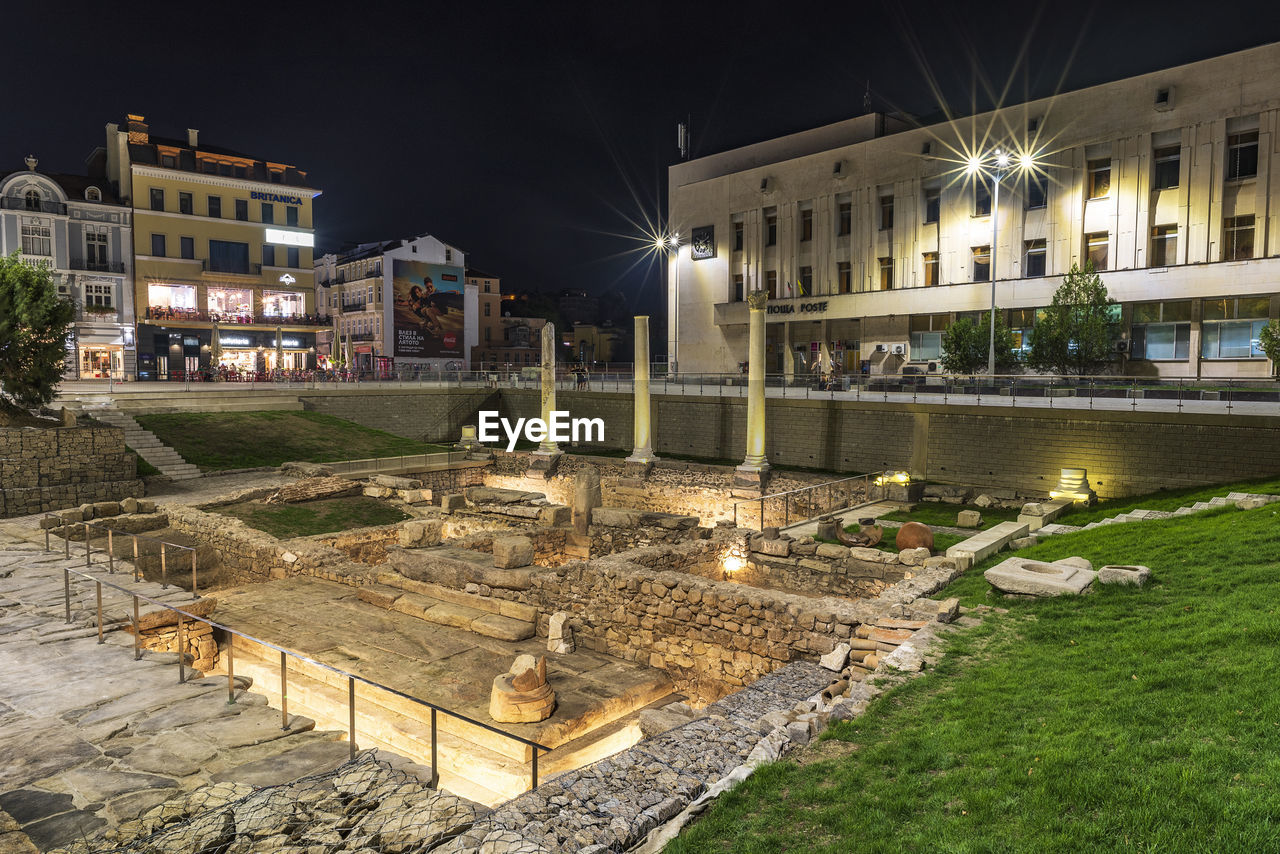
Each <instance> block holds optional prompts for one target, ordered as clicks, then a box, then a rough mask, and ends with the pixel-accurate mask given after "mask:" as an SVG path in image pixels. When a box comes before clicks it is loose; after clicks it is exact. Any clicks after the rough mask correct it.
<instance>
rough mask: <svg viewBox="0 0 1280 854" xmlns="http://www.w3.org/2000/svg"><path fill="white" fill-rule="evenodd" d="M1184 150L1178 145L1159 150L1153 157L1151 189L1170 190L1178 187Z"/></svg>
mask: <svg viewBox="0 0 1280 854" xmlns="http://www.w3.org/2000/svg"><path fill="white" fill-rule="evenodd" d="M1181 165H1182V149H1181V148H1179V147H1178V146H1176V145H1170V146H1166V147H1164V148H1157V149H1156V150H1155V152H1154V153H1153V155H1152V166H1153V168H1152V174H1151V189H1153V190H1170V189H1173V188H1174V187H1176V186H1178V172H1179V169H1180V167H1181Z"/></svg>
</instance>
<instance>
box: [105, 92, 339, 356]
mask: <svg viewBox="0 0 1280 854" xmlns="http://www.w3.org/2000/svg"><path fill="white" fill-rule="evenodd" d="M106 130H107V151H106V161H107V162H106V171H107V176H108V177H109V178H110V180H111V182H112V185H113V187H114V190H115V193H116V194H117V195H118V196H119V198H120V199H121V201H123V202H124V203H126V204H129V205H131V206H132V208H133V256H134V269H133V304H134V306H135V315H136V323H137V342H138V370H137V374H138V378H139V379H143V380H163V379H175V378H180V377H190V376H201V375H203V376H207V375H209V374H210V373H212V372H215V371H217V369H218V368H221V369H222V372H223V373H226V374H231V373H234V374H236V375H244V374H246V373H250V372H262V371H272V370H277V369H279V370H306V369H308V368H312V367H314V366H315V333H316V327H317V325H318V323H319V318H318V317H317V314H316V310H315V305H314V302H313V298H314V297H313V294H314V286H313V273H312V247H313V246H314V244H315V239H314V231H313V226H312V216H311V204H312V200H313V199H314V198H315V197H316V196H318V195H320V191H319V190H316V189H314V188H312V187H311V186H310V185H309V183H308V180H307V173H306V172H303V171H301V170H299V169H297V168H295V167H293V166H290V165H288V164H284V163H278V162H275V161H270V160H263V159H260V158H256V157H252V156H250V155H246V154H240V153H238V152H234V151H230V150H228V149H225V148H221V147H219V146H213V145H207V144H203V143H201V142H200V140H199V133H198V132H197V131H195V130H188V131H187V135H186V137H185V138H183V139H170V138H166V137H159V136H155V135H153V134H151V133H150V129H149V128H148V125H147V123H146V121H144V119H143V117H142V116H136V115H130V116H128V117H127V122H126V126H125V127H124V128H123V129H122V128H120V127H119V126H118V125H117V124H115V123H112V124H108V125H107V129H106ZM215 327H216V329H217V334H218V340H217V341H216V342H215V341H214V337H213V336H214V330H215Z"/></svg>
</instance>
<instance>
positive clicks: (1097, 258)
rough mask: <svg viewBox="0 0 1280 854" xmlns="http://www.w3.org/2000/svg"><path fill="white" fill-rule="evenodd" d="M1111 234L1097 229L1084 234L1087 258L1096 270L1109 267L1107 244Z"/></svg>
mask: <svg viewBox="0 0 1280 854" xmlns="http://www.w3.org/2000/svg"><path fill="white" fill-rule="evenodd" d="M1109 237H1110V235H1109V234H1108V233H1107V232H1105V231H1095V232H1094V233H1092V234H1086V235H1085V236H1084V242H1085V249H1086V252H1087V255H1086V258H1087V260H1088V261H1090V262H1091V263H1092V264H1093V269H1095V270H1105V269H1107V244H1108V243H1109V242H1110V241H1109Z"/></svg>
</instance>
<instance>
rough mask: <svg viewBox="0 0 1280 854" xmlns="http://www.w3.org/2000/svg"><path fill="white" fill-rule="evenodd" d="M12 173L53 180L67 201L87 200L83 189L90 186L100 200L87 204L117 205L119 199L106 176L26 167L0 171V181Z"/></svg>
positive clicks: (6, 178) (2, 181)
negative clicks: (98, 195) (33, 170)
mask: <svg viewBox="0 0 1280 854" xmlns="http://www.w3.org/2000/svg"><path fill="white" fill-rule="evenodd" d="M14 175H39V176H40V177H42V178H47V179H49V180H50V181H53V182H54V183H55V184H57V185H58V186H59V187H61V188H62V192H64V193H66V194H67V201H68V202H87V201H89V200H88V199H86V198H85V197H84V191H85V190H87V189H89V188H90V187H97V188H98V190H99V192H101V193H102V201H101V202H89V204H103V205H119V204H120V200H119V199H118V198H116V194H115V193H114V192H112V190H111V182H110V181H108V180H107V179H106V178H101V177H99V178H93V177H90V176H88V175H69V174H67V173H65V172H30V171H28V170H26V169H18V170H16V171H14V172H0V183H4V182H5V181H7V180H9V178H11V177H13V176H14Z"/></svg>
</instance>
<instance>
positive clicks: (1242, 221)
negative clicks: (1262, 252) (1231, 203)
mask: <svg viewBox="0 0 1280 854" xmlns="http://www.w3.org/2000/svg"><path fill="white" fill-rule="evenodd" d="M1252 257H1253V214H1248V215H1246V216H1229V217H1226V218H1225V219H1223V220H1222V260H1223V261H1245V260H1248V259H1249V258H1252Z"/></svg>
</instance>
